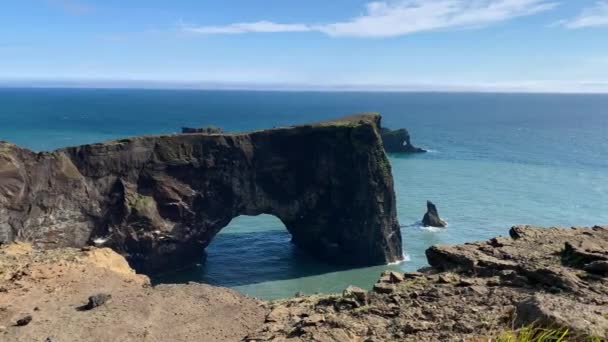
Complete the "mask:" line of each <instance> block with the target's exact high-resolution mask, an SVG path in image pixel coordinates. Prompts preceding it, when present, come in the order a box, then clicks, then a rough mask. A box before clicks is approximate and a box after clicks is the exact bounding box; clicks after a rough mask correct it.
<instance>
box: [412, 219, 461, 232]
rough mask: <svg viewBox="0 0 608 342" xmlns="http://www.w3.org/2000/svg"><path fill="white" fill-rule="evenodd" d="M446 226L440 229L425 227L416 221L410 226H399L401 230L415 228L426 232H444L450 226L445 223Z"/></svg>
mask: <svg viewBox="0 0 608 342" xmlns="http://www.w3.org/2000/svg"><path fill="white" fill-rule="evenodd" d="M445 224H446V226H445V227H443V228H441V227H425V226H424V225H423V224H422V221H416V222H414V223H412V224H407V225H403V226H401V228H417V229H421V230H426V231H427V232H434V233H435V232H442V231H444V230H445V229H446V228H448V227H449V226H450V225H449V223H448V222H447V221H446V222H445Z"/></svg>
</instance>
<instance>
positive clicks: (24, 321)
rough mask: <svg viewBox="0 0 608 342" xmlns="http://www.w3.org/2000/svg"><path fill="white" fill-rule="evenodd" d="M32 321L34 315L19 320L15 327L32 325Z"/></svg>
mask: <svg viewBox="0 0 608 342" xmlns="http://www.w3.org/2000/svg"><path fill="white" fill-rule="evenodd" d="M32 319H33V317H32V315H26V316H24V317H21V318H19V319H18V320H17V322H16V323H15V326H18V327H23V326H26V325H28V324H30V322H31V321H32Z"/></svg>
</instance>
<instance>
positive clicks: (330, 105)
mask: <svg viewBox="0 0 608 342" xmlns="http://www.w3.org/2000/svg"><path fill="white" fill-rule="evenodd" d="M369 111H374V112H380V113H381V114H382V115H383V125H384V126H386V127H389V128H401V127H405V128H407V129H408V130H409V131H410V134H411V136H412V140H413V143H414V144H415V145H417V146H420V147H423V148H426V149H428V150H429V151H430V152H429V153H426V154H420V155H390V156H389V158H390V161H391V165H392V169H393V176H394V178H395V191H396V194H397V206H398V215H399V221H400V223H401V224H402V234H403V245H404V250H405V253H406V261H404V262H403V263H401V264H399V265H390V266H381V267H368V268H356V269H344V268H340V267H336V266H332V265H329V264H326V263H323V262H321V261H318V260H316V259H314V258H312V257H311V256H309V255H306V254H305V253H303V252H301V251H299V250H298V249H297V248H295V247H294V246H293V245H292V244H291V243H290V242H289V241H290V236H289V233H288V232H287V231H286V230H285V228H284V227H283V225H282V223H281V222H280V221H279V220H278V219H277V218H275V217H272V216H268V215H262V216H258V217H244V216H241V217H237V218H235V219H234V220H233V221H232V222H231V223H230V225H229V226H227V227H226V228H225V229H223V230H222V232H221V233H220V234H219V235H218V236H217V237H216V238H215V240H214V241H213V242H212V244H211V245H210V246H209V248H208V249H207V253H208V259H207V262H206V263H205V264H204V265H201V266H200V267H197V268H194V269H189V270H185V271H181V272H176V273H174V274H168V275H166V276H163V277H161V278H157V279H155V281H156V282H187V281H199V282H204V283H210V284H213V285H218V286H226V287H231V288H234V289H236V290H238V291H240V292H242V293H245V294H248V295H250V296H255V297H259V298H263V299H276V298H283V297H289V296H293V295H294V294H295V293H296V292H302V293H307V294H310V293H315V292H339V291H341V290H342V289H344V288H345V287H347V286H348V285H351V284H352V285H358V286H361V287H366V288H369V287H371V286H372V284H373V283H374V281H375V280H376V279H377V278H378V276H379V274H380V273H381V272H382V271H383V270H385V269H389V268H390V269H396V270H404V271H413V270H416V269H418V268H420V267H423V266H425V265H426V259H425V256H424V251H425V249H427V248H428V247H429V246H431V245H433V244H442V243H462V242H466V241H473V240H485V239H488V238H490V237H493V236H497V235H507V234H508V230H509V228H510V227H511V226H513V225H516V224H533V225H543V226H573V225H578V226H586V225H595V224H608V95H557V94H489V93H488V94H485V93H357V92H351V93H348V92H346V93H340V92H325V93H323V92H267V91H199V90H108V89H104V90H101V89H99V90H96V89H8V88H5V89H0V140H8V141H11V142H13V143H16V144H18V145H21V146H24V147H29V148H31V149H34V150H38V151H41V150H52V149H55V148H59V147H64V146H70V145H79V144H85V143H93V142H99V141H104V140H109V139H115V138H122V137H127V136H134V135H143V134H159V133H173V132H178V131H179V130H180V128H181V127H182V126H205V125H215V126H219V127H222V128H224V129H225V130H230V131H246V130H251V129H259V128H269V127H273V126H283V125H291V124H298V123H307V122H316V121H321V120H324V119H330V118H335V117H339V116H344V115H347V114H352V113H358V112H369ZM427 200H432V201H433V202H435V204H437V207H438V209H439V213H440V214H441V216H442V217H443V218H444V219H445V220H446V221H447V222H448V224H449V227H448V228H447V229H441V230H440V229H424V228H421V227H420V224H419V221H420V219H421V218H422V216H423V214H424V212H425V209H426V208H425V205H426V201H427Z"/></svg>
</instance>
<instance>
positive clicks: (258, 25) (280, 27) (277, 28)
mask: <svg viewBox="0 0 608 342" xmlns="http://www.w3.org/2000/svg"><path fill="white" fill-rule="evenodd" d="M181 27H182V30H183V31H186V32H191V33H200V34H238V33H253V32H263V33H274V32H306V31H312V28H311V27H309V26H307V25H302V24H277V23H273V22H271V21H265V20H263V21H257V22H252V23H236V24H230V25H225V26H193V25H185V24H182V25H181Z"/></svg>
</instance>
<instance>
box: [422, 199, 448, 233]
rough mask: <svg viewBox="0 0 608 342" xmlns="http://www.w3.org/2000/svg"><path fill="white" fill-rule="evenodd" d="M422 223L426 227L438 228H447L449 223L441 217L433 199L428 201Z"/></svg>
mask: <svg viewBox="0 0 608 342" xmlns="http://www.w3.org/2000/svg"><path fill="white" fill-rule="evenodd" d="M422 224H423V225H424V226H425V227H437V228H445V227H447V225H448V224H447V223H445V221H444V220H442V219H441V218H440V217H439V212H438V211H437V207H436V206H435V204H433V202H431V201H426V214H424V217H423V218H422Z"/></svg>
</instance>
